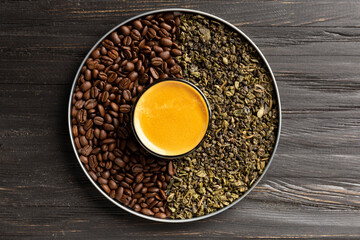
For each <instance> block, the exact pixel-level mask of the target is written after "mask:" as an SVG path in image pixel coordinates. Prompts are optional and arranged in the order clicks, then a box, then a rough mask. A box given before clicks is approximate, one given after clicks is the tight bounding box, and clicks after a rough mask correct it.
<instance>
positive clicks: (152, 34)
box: [146, 27, 156, 40]
mask: <svg viewBox="0 0 360 240" xmlns="http://www.w3.org/2000/svg"><path fill="white" fill-rule="evenodd" d="M146 35H147V37H148V39H149V40H151V39H153V38H154V37H155V36H156V31H155V29H154V28H151V27H149V29H148V31H147V34H146Z"/></svg>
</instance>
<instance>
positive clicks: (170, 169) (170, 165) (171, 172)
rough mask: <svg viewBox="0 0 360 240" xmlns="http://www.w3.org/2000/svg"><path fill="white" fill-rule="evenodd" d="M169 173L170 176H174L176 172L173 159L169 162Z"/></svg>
mask: <svg viewBox="0 0 360 240" xmlns="http://www.w3.org/2000/svg"><path fill="white" fill-rule="evenodd" d="M168 174H169V175H170V176H173V175H174V174H175V169H174V166H173V164H172V162H171V161H170V162H169V163H168Z"/></svg>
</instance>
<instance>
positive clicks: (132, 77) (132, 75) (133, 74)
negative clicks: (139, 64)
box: [128, 71, 139, 81]
mask: <svg viewBox="0 0 360 240" xmlns="http://www.w3.org/2000/svg"><path fill="white" fill-rule="evenodd" d="M138 76H139V74H138V73H137V72H136V71H132V72H131V73H130V74H129V76H128V78H129V79H130V80H131V81H135V80H136V79H137V78H138Z"/></svg>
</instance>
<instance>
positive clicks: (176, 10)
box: [68, 8, 282, 223]
mask: <svg viewBox="0 0 360 240" xmlns="http://www.w3.org/2000/svg"><path fill="white" fill-rule="evenodd" d="M161 12H186V13H195V14H200V15H203V16H206V17H209V18H213V19H215V20H217V21H219V22H222V23H224V24H225V25H227V26H229V27H230V28H232V29H233V30H234V31H237V32H238V33H239V34H240V35H241V36H242V37H244V38H245V39H246V40H247V41H249V43H250V44H251V45H252V47H254V48H255V49H256V51H257V52H258V54H259V55H260V57H261V58H262V60H263V61H264V63H265V65H266V67H267V68H268V70H269V73H270V75H271V78H272V80H273V84H274V87H275V92H276V97H277V105H278V114H279V116H278V118H279V124H278V132H277V138H276V142H275V146H274V150H273V153H272V155H271V157H270V160H269V162H268V164H267V166H266V168H265V169H264V171H263V173H262V174H261V175H260V177H259V178H258V179H257V180H256V181H255V182H254V184H253V185H252V186H251V188H249V189H248V190H247V191H246V192H245V193H244V194H243V195H241V196H240V197H239V198H238V199H237V200H235V201H234V202H232V203H231V204H229V205H228V206H226V207H224V208H221V209H219V210H217V211H216V212H213V213H210V214H206V215H203V216H200V217H194V218H188V219H161V218H155V217H152V216H147V215H145V214H142V213H139V212H136V211H134V210H132V209H130V208H128V207H126V206H124V205H122V204H121V203H120V202H118V201H116V200H114V199H112V198H110V196H109V195H107V194H106V193H105V192H104V191H103V190H102V189H101V188H100V186H99V185H98V184H97V183H96V182H95V181H94V180H93V179H92V178H91V176H90V175H89V173H88V172H87V170H86V168H85V167H84V165H83V163H82V162H81V161H80V157H79V154H78V151H77V149H76V146H75V142H74V137H73V133H72V124H71V107H72V106H71V105H72V104H71V100H72V95H73V92H74V89H75V86H76V82H77V79H78V77H79V75H80V74H81V68H82V67H83V66H84V64H85V62H86V60H87V59H88V57H89V56H90V54H91V53H92V52H93V51H94V49H95V48H96V47H97V46H98V45H99V44H100V43H101V42H102V41H103V40H104V39H105V38H106V37H107V36H108V35H109V34H111V33H112V32H113V31H115V30H116V29H118V28H119V27H120V26H122V25H124V24H127V23H129V22H131V21H133V20H135V19H138V18H140V17H144V16H147V15H150V14H156V13H161ZM281 126H282V113H281V102H280V94H279V89H278V86H277V83H276V79H275V76H274V74H273V71H272V69H271V67H270V65H269V63H268V61H267V60H266V58H265V56H264V55H263V53H262V52H261V51H260V49H259V48H258V47H257V46H256V44H255V43H254V42H253V41H252V40H251V39H250V38H249V37H248V36H247V35H246V34H245V33H244V32H242V31H241V30H240V29H239V28H237V27H236V26H234V25H233V24H231V23H229V22H228V21H226V20H224V19H222V18H220V17H217V16H215V15H212V14H210V13H206V12H203V11H199V10H194V9H185V8H164V9H157V10H152V11H147V12H143V13H141V14H138V15H136V16H134V17H131V18H129V19H127V20H125V21H123V22H121V23H120V24H118V25H116V26H115V27H113V28H112V29H110V30H109V31H108V32H106V33H105V34H104V35H103V36H102V37H101V38H100V39H99V40H98V41H97V42H96V43H95V44H94V45H93V47H92V48H91V49H90V50H89V52H88V53H87V54H86V56H85V57H84V60H83V61H82V62H81V64H80V66H79V68H78V70H77V73H76V75H75V78H74V80H73V83H72V86H71V91H70V96H69V103H68V127H69V135H70V140H71V144H72V147H73V150H74V153H75V155H76V158H77V160H78V163H79V164H80V166H81V168H82V170H83V171H84V173H85V175H86V176H87V177H88V179H89V180H90V182H91V183H92V184H93V185H94V187H95V188H96V189H97V190H98V191H99V192H100V193H101V194H102V195H103V196H104V197H106V198H107V199H108V200H109V201H111V202H112V203H113V204H115V205H116V206H118V207H120V208H121V209H123V210H125V211H127V212H129V213H131V214H134V215H136V216H138V217H141V218H144V219H147V220H152V221H156V222H163V223H185V222H194V221H199V220H202V219H206V218H209V217H212V216H215V215H217V214H219V213H222V212H224V211H226V210H227V209H229V208H231V207H233V206H234V205H236V204H237V203H239V202H240V201H241V200H242V199H244V198H245V197H246V196H247V195H248V194H249V193H250V192H251V191H252V190H253V189H254V188H255V187H256V185H257V184H258V183H259V182H260V181H261V179H262V178H263V177H264V175H265V174H266V172H267V171H268V169H269V167H270V165H271V163H272V161H273V159H274V156H275V153H276V150H277V148H278V144H279V140H280V133H281Z"/></svg>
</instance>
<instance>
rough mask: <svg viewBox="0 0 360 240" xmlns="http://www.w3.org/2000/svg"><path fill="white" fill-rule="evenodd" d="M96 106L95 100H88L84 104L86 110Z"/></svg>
mask: <svg viewBox="0 0 360 240" xmlns="http://www.w3.org/2000/svg"><path fill="white" fill-rule="evenodd" d="M96 105H97V101H96V99H89V100H87V101H86V102H85V104H84V107H85V108H86V109H93V108H94V107H96Z"/></svg>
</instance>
